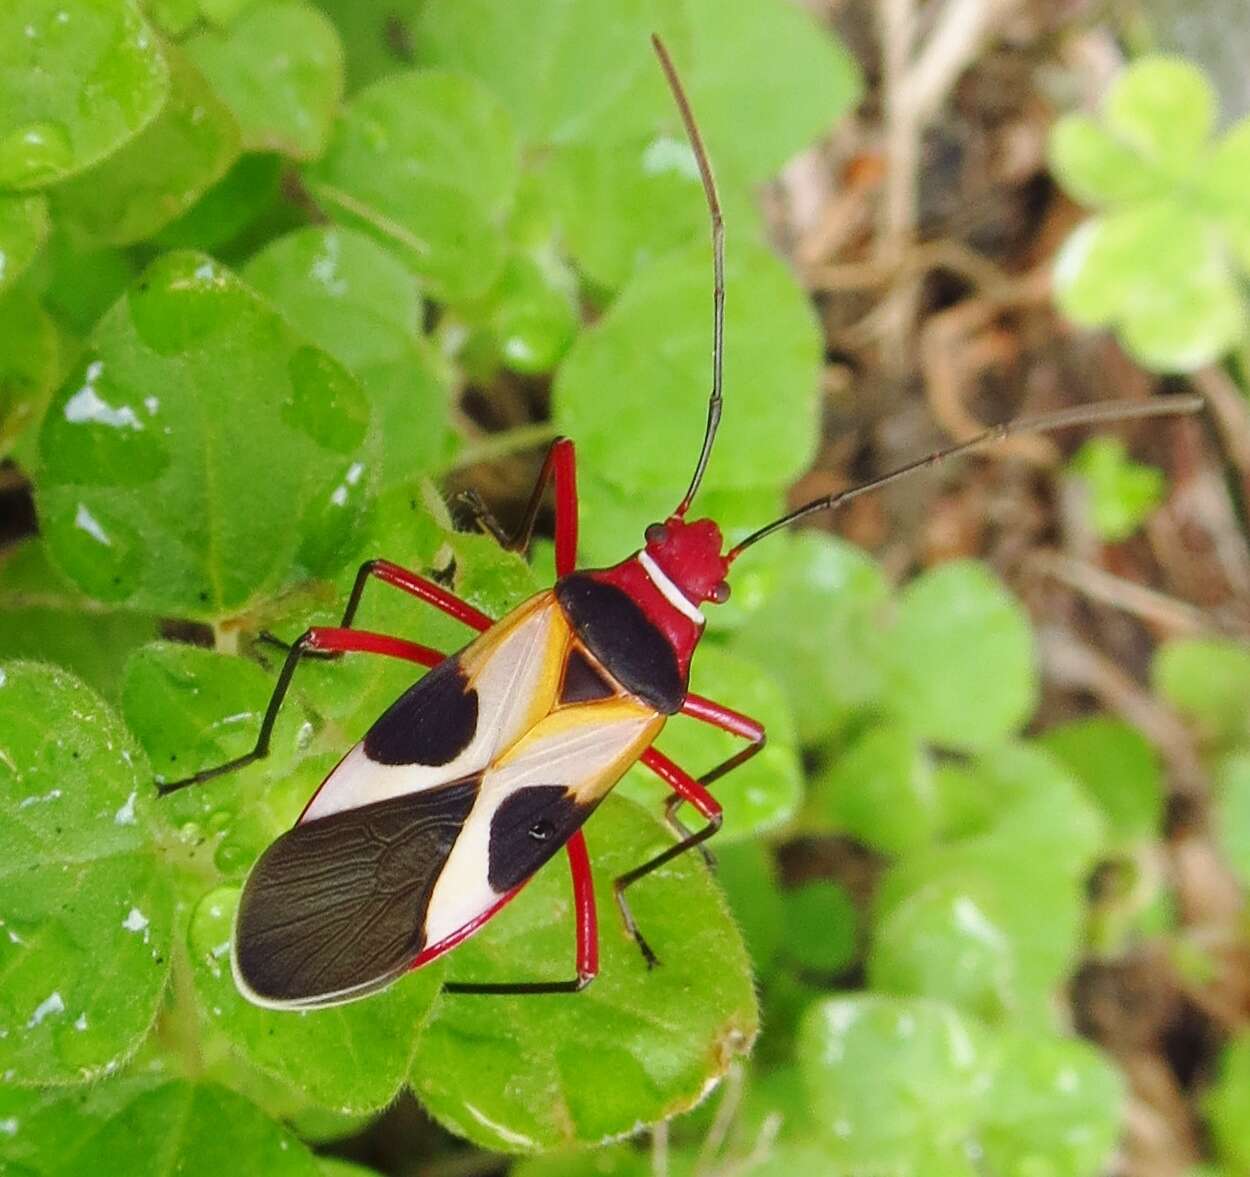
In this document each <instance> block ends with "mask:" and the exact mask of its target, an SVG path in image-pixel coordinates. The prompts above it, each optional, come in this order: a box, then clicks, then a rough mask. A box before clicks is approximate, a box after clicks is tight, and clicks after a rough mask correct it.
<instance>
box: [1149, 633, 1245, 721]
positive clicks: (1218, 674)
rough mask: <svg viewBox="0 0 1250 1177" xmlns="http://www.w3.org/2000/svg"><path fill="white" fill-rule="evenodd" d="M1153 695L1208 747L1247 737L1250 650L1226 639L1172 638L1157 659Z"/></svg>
mask: <svg viewBox="0 0 1250 1177" xmlns="http://www.w3.org/2000/svg"><path fill="white" fill-rule="evenodd" d="M1151 679H1152V681H1153V685H1154V688H1155V690H1156V691H1158V692H1159V693H1160V694H1161V695H1163V697H1164V698H1165V699H1167V700H1168V702H1170V703H1171V704H1172V706H1174V707H1176V708H1178V709H1179V710H1181V711H1182V712H1184V713H1185V715H1186V717H1187V718H1188V719H1190V720H1192V721H1193V722H1194V723H1196V724H1197V725H1198V727H1199V730H1200V731H1201V732H1202V734H1203V735H1204V736H1205V737H1206V738H1207V739H1209V740H1211V741H1212V742H1215V743H1218V744H1231V743H1236V742H1240V741H1242V740H1244V739H1245V737H1246V735H1247V734H1248V733H1250V704H1248V703H1247V700H1250V649H1247V648H1246V647H1245V646H1244V645H1241V644H1239V643H1237V642H1233V641H1230V640H1228V639H1227V638H1175V639H1173V640H1172V641H1170V642H1164V644H1163V645H1162V646H1160V647H1159V651H1158V653H1157V654H1156V655H1155V660H1154V665H1153V666H1152V667H1151Z"/></svg>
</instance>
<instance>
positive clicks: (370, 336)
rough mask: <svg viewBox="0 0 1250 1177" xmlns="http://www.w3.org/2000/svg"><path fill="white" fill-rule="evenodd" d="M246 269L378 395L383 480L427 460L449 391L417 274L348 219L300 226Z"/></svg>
mask: <svg viewBox="0 0 1250 1177" xmlns="http://www.w3.org/2000/svg"><path fill="white" fill-rule="evenodd" d="M243 276H244V277H245V278H246V279H247V280H248V281H249V282H250V283H251V284H252V285H253V286H255V287H256V289H257V290H259V291H260V292H261V293H262V294H264V295H265V296H266V297H268V298H269V299H270V300H271V301H272V302H273V303H274V304H275V305H276V306H277V307H278V308H279V309H280V310H282V311H283V312H284V313H285V314H286V315H287V316H288V317H289V318H290V319H291V321H292V322H293V323H294V324H295V325H296V326H297V327H299V328H300V329H301V330H302V331H303V332H304V333H305V334H306V335H307V336H308V338H309V339H311V340H315V341H316V342H317V344H318V345H319V346H320V347H323V348H325V350H326V351H328V352H329V353H330V354H331V355H332V356H334V358H335V359H337V360H338V361H339V362H340V363H341V364H342V365H343V366H344V367H345V368H347V369H348V370H349V371H350V372H351V373H352V374H353V375H354V376H356V378H357V379H358V380H359V381H360V383H361V387H362V388H363V389H364V391H365V392H366V394H368V396H369V398H370V400H371V401H372V402H373V404H374V409H375V413H376V415H377V419H378V422H379V429H380V433H381V445H382V468H381V472H380V475H379V479H380V483H381V485H382V486H383V487H389V486H393V485H396V484H397V483H401V482H406V481H409V480H410V479H411V478H412V477H413V475H414V473H419V472H422V471H426V470H429V469H430V468H432V467H433V465H434V463H435V462H436V460H437V459H438V458H439V457H440V456H441V454H442V452H443V449H444V446H445V444H446V438H447V425H446V418H447V409H448V402H449V400H450V393H449V391H448V389H447V387H446V384H445V381H444V379H443V377H442V375H441V374H440V372H439V371H438V370H437V368H436V361H435V360H434V358H433V356H432V353H431V351H430V349H429V348H428V347H427V346H426V345H425V343H424V340H423V337H422V335H421V316H422V301H421V297H420V294H419V293H418V289H417V282H416V280H415V278H414V276H413V275H412V274H411V273H410V272H409V271H408V270H406V269H404V267H403V266H402V265H401V264H400V263H399V262H398V261H396V260H395V258H394V257H393V256H392V255H391V254H389V253H388V252H387V251H386V250H384V249H383V248H382V247H381V246H380V245H378V244H377V243H376V242H375V241H374V240H373V239H372V238H370V237H366V236H365V235H364V234H362V233H357V232H355V231H353V230H351V229H340V228H333V227H316V228H307V229H299V230H296V231H295V232H294V233H288V234H287V235H286V236H284V237H279V238H278V239H277V240H276V241H273V242H271V243H270V244H269V245H268V246H267V247H266V248H265V249H264V250H262V251H261V252H260V253H259V254H257V255H256V256H255V257H254V258H253V259H252V260H251V262H249V263H248V266H247V268H246V269H245V270H244V271H243Z"/></svg>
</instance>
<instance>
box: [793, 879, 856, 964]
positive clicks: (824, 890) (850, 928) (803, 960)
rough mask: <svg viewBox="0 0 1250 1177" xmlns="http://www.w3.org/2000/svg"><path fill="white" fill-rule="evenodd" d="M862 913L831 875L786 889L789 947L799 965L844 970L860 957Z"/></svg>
mask: <svg viewBox="0 0 1250 1177" xmlns="http://www.w3.org/2000/svg"><path fill="white" fill-rule="evenodd" d="M858 923H859V917H858V915H857V914H856V911H855V903H854V901H853V900H852V899H851V897H850V895H849V894H847V892H846V889H845V888H844V887H840V886H839V885H838V884H837V883H834V882H831V881H830V880H828V879H817V880H816V881H814V882H811V883H804V884H803V885H802V886H800V887H796V888H794V890H792V891H787V892H785V951H786V956H787V957H789V958H790V959H791V960H793V961H794V962H795V963H797V964H798V965H799V967H800V968H803V969H810V970H812V971H813V972H820V973H840V972H842V971H843V970H844V969H846V968H848V967H849V966H850V965H851V964H852V963H853V962H854V960H855V957H856V952H857V949H856V938H857V925H858Z"/></svg>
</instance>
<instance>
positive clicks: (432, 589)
mask: <svg viewBox="0 0 1250 1177" xmlns="http://www.w3.org/2000/svg"><path fill="white" fill-rule="evenodd" d="M371 576H375V577H377V579H378V580H381V581H385V582H386V583H387V584H392V585H394V586H395V587H396V588H397V589H402V590H403V591H404V592H406V593H409V594H411V595H412V596H414V597H416V598H417V599H418V600H422V601H425V602H426V603H427V604H429V605H433V606H434V608H436V609H441V610H442V611H443V612H444V613H446V614H447V615H448V616H449V617H454V618H455V619H456V620H457V621H462V622H464V624H465V625H467V626H470V627H471V628H473V629H476V630H478V631H479V632H480V631H482V630H487V629H490V627H491V626H492V625H494V624H495V622H494V620H493V619H492V618H490V617H487V616H486V614H485V613H482V612H480V611H479V610H477V609H475V608H473V606H472V605H470V604H469V603H468V602H467V601H462V600H461V599H460V598H459V597H457V596H456V595H455V594H454V593H449V592H448V591H447V590H446V589H445V588H443V587H442V586H441V585H437V584H435V583H434V582H433V581H432V580H426V578H425V577H424V576H418V575H417V574H416V573H415V572H409V571H408V569H407V568H401V567H400V566H399V565H398V564H392V563H391V562H390V561H389V560H369V561H367V562H366V563H364V564H362V565H361V566H360V571H359V572H357V573H356V583H355V584H354V585H353V586H352V595H351V596H350V597H348V598H347V608H346V609H344V610H343V620H342V621H340V622H339V628H340V629H348V628H350V626H351V624H352V619H353V618H354V617H355V616H356V610H357V609H359V608H360V598H361V595H362V594H363V593H364V591H365V585H366V584H367V583H368V582H369V577H371Z"/></svg>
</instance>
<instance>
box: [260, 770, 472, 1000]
mask: <svg viewBox="0 0 1250 1177" xmlns="http://www.w3.org/2000/svg"><path fill="white" fill-rule="evenodd" d="M479 784H480V778H479V777H478V776H474V777H472V778H469V779H466V780H462V781H453V782H452V783H450V784H447V785H440V786H438V787H436V788H431V789H424V790H422V791H420V792H417V793H409V794H405V795H404V796H402V797H394V798H390V799H389V800H386V801H375V802H374V803H372V804H370V805H364V806H361V807H360V808H357V809H348V810H344V811H342V812H340V813H333V814H330V815H329V816H328V817H323V818H319V819H317V820H315V821H309V822H305V823H304V824H302V825H298V826H296V827H295V828H294V829H292V830H289V831H288V832H287V833H285V834H283V835H282V837H280V838H279V839H278V840H277V841H276V842H274V844H273V845H272V846H270V847H269V849H268V850H266V851H265V853H264V854H263V855H261V858H260V861H259V862H257V864H256V866H255V868H254V869H253V870H252V873H251V875H250V876H249V878H248V880H247V885H246V887H244V889H243V897H242V900H241V901H240V905H239V916H238V922H237V924H236V928H235V966H236V969H237V971H238V974H239V978H240V980H241V981H242V982H243V983H244V984H245V985H246V986H247V987H248V988H249V989H250V990H251V991H252V993H253V994H254V995H255V996H256V998H258V999H259V1000H260V1001H261V1002H262V1003H266V1004H273V1005H291V1006H316V1005H329V1004H332V1003H334V1002H336V1001H343V1000H347V999H348V998H349V997H358V996H360V995H361V994H362V993H367V992H369V991H371V990H373V989H378V988H381V987H382V986H383V985H386V984H388V983H389V982H390V981H392V980H394V979H395V978H396V977H397V976H399V975H400V974H401V973H403V972H404V971H405V970H406V969H407V968H408V966H409V965H410V964H411V963H412V961H413V959H414V958H415V957H416V956H417V954H418V953H419V952H420V951H421V948H422V947H423V946H424V943H425V914H426V907H427V905H428V903H429V899H430V892H431V891H432V890H433V888H434V884H435V883H436V882H437V881H438V876H439V874H440V872H441V871H442V869H443V865H444V864H445V863H446V861H447V856H448V854H450V852H451V848H452V846H453V844H454V843H455V841H456V837H457V835H458V834H459V833H460V830H461V828H462V826H463V825H464V822H465V818H466V817H468V814H469V811H470V809H472V808H473V802H474V800H475V799H476V797H477V793H478V787H479Z"/></svg>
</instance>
